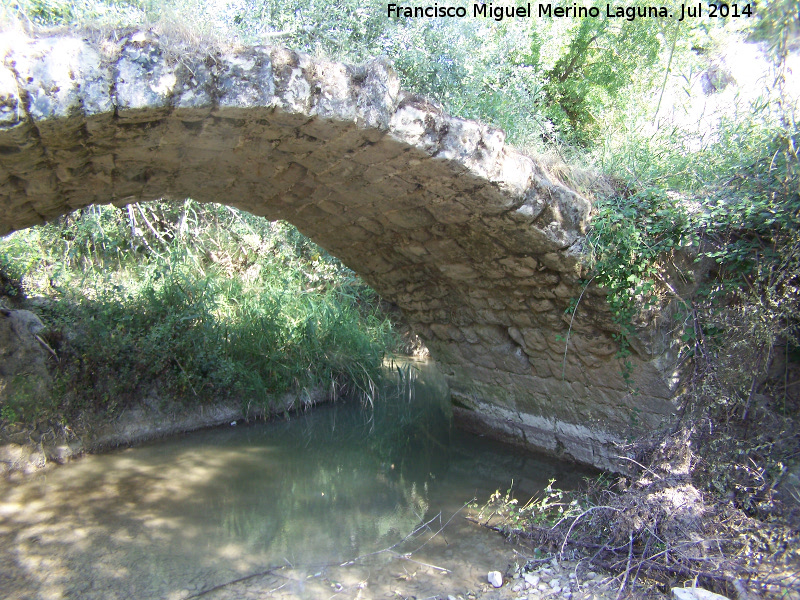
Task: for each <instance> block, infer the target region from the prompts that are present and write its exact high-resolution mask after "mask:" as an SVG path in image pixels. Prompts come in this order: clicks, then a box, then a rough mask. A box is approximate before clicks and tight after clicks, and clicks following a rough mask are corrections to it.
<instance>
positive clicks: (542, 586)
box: [539, 582, 550, 592]
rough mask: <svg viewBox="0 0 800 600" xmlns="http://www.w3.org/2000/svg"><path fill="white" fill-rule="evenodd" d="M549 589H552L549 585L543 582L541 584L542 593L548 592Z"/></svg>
mask: <svg viewBox="0 0 800 600" xmlns="http://www.w3.org/2000/svg"><path fill="white" fill-rule="evenodd" d="M549 589H550V586H549V585H547V584H546V583H544V582H542V583H540V584H539V591H540V592H546V591H547V590H549Z"/></svg>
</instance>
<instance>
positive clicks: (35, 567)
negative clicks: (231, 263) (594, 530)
mask: <svg viewBox="0 0 800 600" xmlns="http://www.w3.org/2000/svg"><path fill="white" fill-rule="evenodd" d="M389 368H390V369H392V370H393V372H394V374H395V381H394V382H393V383H389V384H387V385H386V387H385V389H384V390H383V391H382V393H381V395H380V397H379V398H378V399H377V400H376V401H375V403H374V406H373V407H371V408H370V407H367V408H363V407H362V406H361V405H360V404H359V403H358V402H356V401H342V402H338V403H333V404H329V405H325V406H321V407H318V408H316V409H314V410H313V411H308V412H305V413H298V414H295V415H292V416H291V417H290V418H288V419H283V420H275V421H270V422H266V423H264V422H259V423H251V424H246V423H238V424H236V425H235V426H233V425H231V426H227V427H221V428H216V429H209V430H204V431H199V432H195V433H191V434H186V435H181V436H175V437H171V438H167V439H163V440H159V441H156V442H151V443H147V444H144V445H140V446H137V447H133V448H127V449H123V450H119V451H115V452H111V453H108V454H101V455H92V456H87V457H85V458H83V459H81V460H78V461H76V462H73V463H71V464H68V465H65V466H62V467H59V468H56V469H52V470H50V471H47V472H44V473H42V474H39V475H35V476H31V477H29V478H27V479H26V480H24V481H22V482H17V483H13V484H12V483H0V598H8V599H14V600H17V599H19V600H22V599H26V600H27V599H31V600H32V599H37V600H38V599H51V598H52V599H63V598H76V599H77V598H80V599H104V600H110V599H128V600H136V599H165V600H189V599H190V598H204V599H211V598H215V599H222V598H224V599H234V598H332V597H341V598H350V599H352V598H392V597H394V598H400V597H402V598H408V597H412V596H414V597H416V598H435V597H441V598H447V596H448V595H451V594H452V595H453V596H456V595H458V594H462V595H464V596H465V597H466V594H468V593H470V592H471V593H473V594H475V595H476V596H477V597H481V593H490V591H489V590H487V589H486V588H487V586H486V573H487V572H488V571H489V570H495V569H497V570H501V571H504V570H505V569H506V567H507V566H508V565H509V564H510V563H512V562H513V561H514V560H515V554H514V547H513V546H512V545H510V544H509V543H508V542H506V541H505V540H504V539H503V538H502V536H500V535H498V534H496V533H494V532H491V531H489V530H486V529H484V528H482V527H480V526H478V525H476V524H475V523H473V522H471V521H469V520H467V519H466V518H465V517H466V516H468V515H469V514H474V513H475V510H474V509H473V508H470V507H468V506H466V504H467V503H468V502H469V501H470V500H472V499H473V498H476V499H477V500H478V501H479V503H480V504H483V503H484V502H486V500H487V499H488V498H489V496H490V495H491V494H492V493H493V492H495V491H496V490H500V491H502V492H505V490H507V489H508V488H509V487H510V486H511V485H512V482H513V490H514V495H515V497H517V498H519V499H520V500H521V501H523V502H524V501H525V500H527V499H528V498H530V497H532V496H535V495H539V496H541V494H542V490H543V489H544V488H545V487H546V486H547V484H548V482H549V480H551V479H555V480H556V481H557V483H556V486H557V487H561V488H570V487H574V486H577V485H579V484H580V482H581V479H582V478H583V477H586V476H589V475H590V473H589V472H586V471H582V470H580V469H578V468H577V467H576V466H575V465H573V464H569V463H559V462H558V461H555V460H552V459H549V458H544V457H541V456H538V455H534V454H530V453H526V452H523V451H521V450H519V449H517V448H514V447H510V446H505V445H503V444H499V443H497V442H493V441H491V440H488V439H485V438H482V437H477V436H473V435H470V434H467V433H464V432H462V431H459V430H458V429H454V428H453V427H452V425H451V417H450V413H449V404H448V399H447V394H446V387H445V384H444V382H443V379H442V377H441V375H439V374H438V372H437V371H436V370H435V368H434V367H433V366H432V365H430V364H428V363H422V362H414V363H409V362H406V363H400V364H399V365H398V364H393V365H392V366H391V367H389ZM519 551H520V552H524V549H523V548H520V549H519ZM528 551H529V550H528ZM518 560H519V561H520V562H524V558H519V557H518ZM482 590H483V592H482ZM487 597H494V596H487ZM498 597H500V596H498Z"/></svg>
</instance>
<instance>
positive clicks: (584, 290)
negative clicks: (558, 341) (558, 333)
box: [561, 277, 594, 381]
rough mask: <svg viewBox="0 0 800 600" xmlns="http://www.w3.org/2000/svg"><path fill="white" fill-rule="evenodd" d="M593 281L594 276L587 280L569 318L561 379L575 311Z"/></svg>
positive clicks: (565, 366)
mask: <svg viewBox="0 0 800 600" xmlns="http://www.w3.org/2000/svg"><path fill="white" fill-rule="evenodd" d="M592 281H594V277H592V278H591V279H590V280H589V281H587V282H586V285H585V286H583V289H582V290H581V295H580V296H578V301H577V302H576V303H575V307H574V308H573V309H572V316H571V317H570V319H569V329H567V340H566V342H565V343H564V358H563V360H562V361H561V380H562V381H563V380H564V373H565V372H566V370H567V350H568V349H569V336H570V334H571V333H572V322H573V321H574V320H575V313H576V312H578V305H579V304H580V303H581V299H582V298H583V295H584V294H585V293H586V290H587V289H589V286H590V285H591V283H592Z"/></svg>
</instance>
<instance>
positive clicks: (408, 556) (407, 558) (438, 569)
mask: <svg viewBox="0 0 800 600" xmlns="http://www.w3.org/2000/svg"><path fill="white" fill-rule="evenodd" d="M391 554H392V555H394V556H395V558H402V559H403V560H407V561H409V562H413V563H416V564H418V565H422V566H423V567H430V568H431V569H436V570H437V571H442V572H443V573H451V572H452V571H450V569H445V568H444V567H437V566H436V565H430V564H428V563H424V562H420V561H418V560H414V559H413V558H411V553H410V552H409V553H408V554H400V553H399V552H395V551H394V550H392V551H391Z"/></svg>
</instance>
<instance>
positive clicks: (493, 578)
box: [487, 571, 503, 588]
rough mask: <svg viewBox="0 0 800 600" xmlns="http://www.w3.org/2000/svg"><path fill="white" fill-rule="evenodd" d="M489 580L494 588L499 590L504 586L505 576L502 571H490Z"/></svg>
mask: <svg viewBox="0 0 800 600" xmlns="http://www.w3.org/2000/svg"><path fill="white" fill-rule="evenodd" d="M487 578H488V580H489V583H491V584H492V586H493V587H496V588H499V587H501V586H502V585H503V576H502V575H501V574H500V571H489V575H488V576H487Z"/></svg>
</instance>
